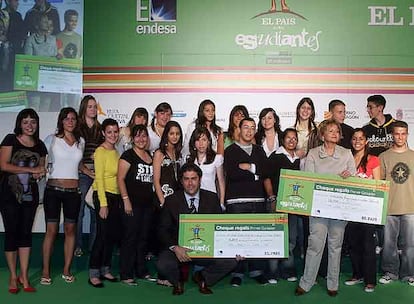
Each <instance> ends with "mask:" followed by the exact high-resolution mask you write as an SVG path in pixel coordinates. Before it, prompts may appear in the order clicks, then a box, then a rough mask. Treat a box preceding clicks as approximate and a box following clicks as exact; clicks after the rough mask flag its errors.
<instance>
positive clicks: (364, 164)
mask: <svg viewBox="0 0 414 304" xmlns="http://www.w3.org/2000/svg"><path fill="white" fill-rule="evenodd" d="M357 132H361V133H362V136H364V137H365V139H367V133H366V132H365V131H364V129H362V128H355V129H354V132H353V133H352V137H354V135H355V133H357ZM352 137H351V138H352ZM351 151H352V155H355V153H356V151H355V150H354V147H353V146H352V147H351ZM368 156H369V145H365V148H364V155H363V156H362V158H361V161H360V162H359V164H358V165H357V166H356V167H357V169H358V168H359V167H361V168H362V170H363V171H364V172H367V163H368Z"/></svg>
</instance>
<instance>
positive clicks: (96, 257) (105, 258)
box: [89, 191, 122, 270]
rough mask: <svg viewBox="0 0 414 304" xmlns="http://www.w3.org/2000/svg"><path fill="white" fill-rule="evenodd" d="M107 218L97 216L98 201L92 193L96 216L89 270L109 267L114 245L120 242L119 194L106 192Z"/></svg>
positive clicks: (120, 202)
mask: <svg viewBox="0 0 414 304" xmlns="http://www.w3.org/2000/svg"><path fill="white" fill-rule="evenodd" d="M106 199H107V202H108V216H107V218H106V219H102V218H101V217H100V216H99V210H100V205H99V199H98V194H97V193H96V191H95V192H94V193H93V203H94V205H95V214H96V238H95V242H94V243H93V247H92V252H91V256H90V259H89V269H94V270H98V269H102V268H104V267H110V266H111V260H112V250H113V248H114V244H116V243H117V242H119V241H120V231H121V212H122V209H121V208H122V206H121V205H122V200H121V196H120V195H119V194H112V193H109V192H106Z"/></svg>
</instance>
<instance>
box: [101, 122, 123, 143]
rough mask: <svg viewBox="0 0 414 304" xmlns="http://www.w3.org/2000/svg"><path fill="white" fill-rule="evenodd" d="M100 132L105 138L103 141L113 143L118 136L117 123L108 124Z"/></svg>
mask: <svg viewBox="0 0 414 304" xmlns="http://www.w3.org/2000/svg"><path fill="white" fill-rule="evenodd" d="M102 134H103V136H104V138H105V142H106V143H108V144H110V145H115V144H116V143H117V141H118V138H119V127H118V126H117V125H108V126H107V127H106V128H105V130H104V131H102Z"/></svg>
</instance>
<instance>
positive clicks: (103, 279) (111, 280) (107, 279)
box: [99, 276, 119, 283]
mask: <svg viewBox="0 0 414 304" xmlns="http://www.w3.org/2000/svg"><path fill="white" fill-rule="evenodd" d="M99 279H101V281H109V282H111V283H116V282H119V279H118V278H116V277H113V278H107V277H106V276H100V277H99Z"/></svg>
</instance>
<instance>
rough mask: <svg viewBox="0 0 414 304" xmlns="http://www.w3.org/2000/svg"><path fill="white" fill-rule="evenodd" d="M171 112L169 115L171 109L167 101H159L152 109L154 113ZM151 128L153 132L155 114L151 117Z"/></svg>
mask: <svg viewBox="0 0 414 304" xmlns="http://www.w3.org/2000/svg"><path fill="white" fill-rule="evenodd" d="M168 111H170V112H171V116H172V115H173V110H172V108H171V106H170V104H169V103H167V102H161V103H160V104H159V105H158V106H157V107H156V108H155V110H154V112H155V113H160V112H168ZM151 129H152V130H153V131H154V132H155V115H154V116H153V117H152V119H151Z"/></svg>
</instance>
